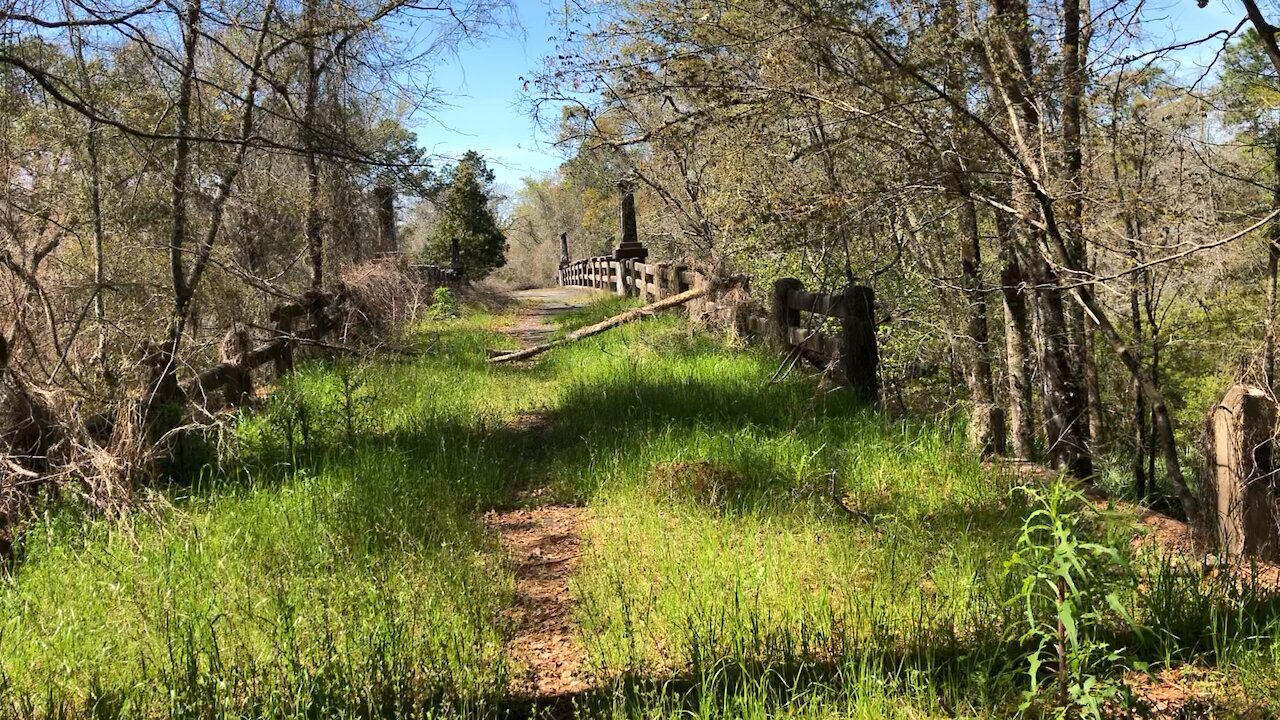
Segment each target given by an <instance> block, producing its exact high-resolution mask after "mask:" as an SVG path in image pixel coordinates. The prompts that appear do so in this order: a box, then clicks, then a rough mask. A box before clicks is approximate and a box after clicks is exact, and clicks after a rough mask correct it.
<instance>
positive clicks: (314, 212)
mask: <svg viewBox="0 0 1280 720" xmlns="http://www.w3.org/2000/svg"><path fill="white" fill-rule="evenodd" d="M316 3H317V0H306V7H305V9H304V12H305V13H306V20H305V25H306V32H307V34H308V36H309V37H308V39H307V42H306V45H307V53H306V55H307V58H306V60H307V67H306V73H307V75H306V78H305V82H306V89H305V91H304V93H305V94H304V97H303V101H302V125H303V126H302V128H301V135H302V147H303V149H304V154H303V162H304V163H305V165H306V170H307V206H306V208H307V209H306V220H305V223H304V227H303V233H304V235H305V236H306V240H307V257H308V259H309V261H310V264H311V289H312V290H315V291H319V290H322V289H323V288H324V236H323V233H324V219H323V216H322V214H321V208H320V158H319V153H318V148H317V147H316V145H317V137H316V136H317V132H316V123H317V121H318V117H319V113H318V108H317V106H318V103H319V100H320V72H321V68H320V64H319V62H318V61H317V60H316V54H317V52H316V46H317V45H318V44H319V42H320V38H319V37H318V34H317V30H316V27H317V25H318V22H317V18H316V14H317V8H316Z"/></svg>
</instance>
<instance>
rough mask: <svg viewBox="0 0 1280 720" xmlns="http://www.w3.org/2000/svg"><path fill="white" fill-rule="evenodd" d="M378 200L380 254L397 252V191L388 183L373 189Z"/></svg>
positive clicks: (380, 184)
mask: <svg viewBox="0 0 1280 720" xmlns="http://www.w3.org/2000/svg"><path fill="white" fill-rule="evenodd" d="M373 194H374V197H376V198H377V200H378V252H382V253H394V252H396V249H397V248H396V245H397V242H396V191H395V188H393V187H391V186H390V185H388V184H386V183H379V184H378V185H377V186H376V187H374V189H373Z"/></svg>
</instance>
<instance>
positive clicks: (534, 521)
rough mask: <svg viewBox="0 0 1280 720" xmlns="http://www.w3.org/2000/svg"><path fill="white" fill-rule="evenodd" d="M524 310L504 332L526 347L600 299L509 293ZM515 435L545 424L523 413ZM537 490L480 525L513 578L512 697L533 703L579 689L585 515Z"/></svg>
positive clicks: (589, 294) (565, 293) (582, 292)
mask: <svg viewBox="0 0 1280 720" xmlns="http://www.w3.org/2000/svg"><path fill="white" fill-rule="evenodd" d="M512 294H513V296H514V297H515V298H516V299H517V300H518V301H519V302H521V303H522V305H523V306H524V307H523V308H522V310H521V313H520V315H519V318H518V319H517V320H516V322H515V324H513V325H512V326H511V327H509V328H508V329H507V332H508V333H509V334H510V335H512V336H513V337H515V338H516V339H517V340H519V341H520V342H521V343H522V344H523V345H525V346H526V347H527V346H529V345H533V344H537V343H540V342H544V341H545V340H546V339H547V338H548V337H550V336H551V335H552V334H553V333H554V332H555V329H556V328H555V325H554V324H553V323H552V322H551V319H552V318H553V317H554V316H555V315H558V314H560V313H563V312H567V311H569V310H573V309H575V308H579V307H582V306H583V305H586V304H587V303H588V302H590V301H591V300H592V299H594V298H596V297H600V296H601V294H600V293H598V292H596V291H593V290H589V289H586V288H550V289H545V290H524V291H520V292H516V293H512ZM512 428H513V429H515V430H518V431H520V432H541V431H543V430H545V428H546V418H544V417H542V416H540V415H536V414H530V415H522V416H521V417H519V418H517V419H516V420H515V421H513V422H512ZM540 495H542V492H541V490H540V489H530V490H526V491H524V492H522V493H521V494H520V497H519V500H520V503H521V504H523V505H526V506H527V507H520V508H515V509H511V510H505V511H500V512H490V513H489V514H488V515H487V516H486V517H485V524H486V525H487V526H488V527H489V529H490V531H491V532H493V533H495V534H496V535H497V536H498V540H499V542H500V543H501V544H502V547H503V550H505V551H506V554H507V557H508V559H509V561H510V562H511V564H512V566H513V570H514V572H515V580H516V585H515V604H514V605H513V606H512V607H510V608H508V609H507V610H505V611H504V612H503V615H504V617H506V618H507V620H508V621H509V622H510V623H511V625H512V627H513V628H514V634H513V636H512V638H511V640H510V641H509V642H508V643H507V659H508V660H509V661H510V664H511V666H512V669H513V673H512V679H511V688H510V691H511V693H512V695H514V696H516V697H519V698H528V699H539V698H551V697H556V696H565V695H569V694H572V693H577V692H580V691H582V690H584V689H585V688H586V685H587V682H586V681H587V674H586V668H585V658H586V656H585V653H584V652H583V650H582V647H581V645H579V644H578V640H577V627H576V625H575V624H574V621H573V597H572V595H571V594H570V591H569V580H570V578H572V577H573V574H574V571H575V570H576V568H577V565H578V558H579V556H580V555H581V546H582V534H581V528H582V523H583V518H584V515H585V509H584V508H581V507H574V506H568V505H538V500H537V499H538V497H539V496H540Z"/></svg>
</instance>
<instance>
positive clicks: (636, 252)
mask: <svg viewBox="0 0 1280 720" xmlns="http://www.w3.org/2000/svg"><path fill="white" fill-rule="evenodd" d="M618 194H619V199H618V225H619V227H618V247H616V248H614V250H613V259H614V260H623V259H630V260H641V261H643V260H644V259H645V258H647V257H649V251H648V250H646V249H645V247H644V245H641V244H640V233H639V231H638V230H637V229H636V195H635V189H634V187H633V184H632V181H631V180H630V179H629V178H628V179H623V180H620V181H618Z"/></svg>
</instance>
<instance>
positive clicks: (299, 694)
mask: <svg viewBox="0 0 1280 720" xmlns="http://www.w3.org/2000/svg"><path fill="white" fill-rule="evenodd" d="M634 304H635V303H634V302H633V301H627V300H619V299H607V300H604V301H602V302H599V303H595V304H593V305H591V306H589V307H587V308H584V309H582V310H579V311H576V312H574V313H571V314H569V315H567V316H566V317H564V318H562V319H561V323H562V325H563V328H562V331H563V330H564V329H567V328H570V327H576V326H580V325H584V324H588V323H591V322H596V321H598V320H600V319H603V318H605V317H608V316H610V315H613V314H615V313H617V312H619V311H621V310H623V309H625V308H627V307H630V306H634ZM510 322H511V318H510V317H507V316H504V315H501V314H493V313H483V312H478V311H474V310H468V311H466V312H465V313H464V317H463V318H462V319H458V320H444V321H433V322H427V323H425V324H424V325H423V327H422V329H421V332H420V333H419V334H418V335H417V341H416V342H417V352H416V354H414V355H412V356H405V357H393V358H380V359H377V360H368V359H364V360H361V359H346V360H344V361H342V362H340V363H329V364H313V365H310V366H308V367H306V368H304V369H303V370H302V371H301V372H299V373H298V374H296V375H295V376H293V378H291V379H290V380H289V381H288V382H286V383H284V384H283V385H282V386H281V387H280V388H278V390H277V392H276V394H275V395H274V396H273V398H272V399H271V400H270V401H269V402H268V403H267V404H266V405H265V406H264V407H263V408H261V409H259V410H258V411H257V412H255V413H252V414H249V415H246V416H245V417H244V418H242V419H241V420H240V421H239V422H238V423H237V425H236V428H235V431H234V433H233V434H232V435H231V436H230V438H229V440H230V447H232V448H233V450H234V451H233V452H231V453H229V454H227V455H226V456H225V457H224V458H223V462H222V463H221V469H219V470H216V471H215V470H210V471H209V472H207V473H206V474H205V476H203V477H202V478H200V479H199V480H198V481H195V482H193V483H191V484H190V485H188V486H181V487H173V488H170V489H167V490H166V491H164V492H162V493H158V494H157V495H156V496H155V497H154V498H153V499H152V500H151V501H150V502H149V503H148V505H147V508H146V510H145V511H140V512H137V513H135V514H134V515H133V516H131V517H130V518H129V519H128V520H126V521H125V522H120V523H109V522H106V521H102V520H91V519H86V518H84V517H83V516H82V515H81V514H79V513H78V512H77V511H76V510H75V509H74V508H64V509H60V510H57V511H53V512H50V514H49V515H48V516H47V517H46V518H45V519H44V520H43V521H42V522H40V523H38V524H37V525H36V526H35V527H34V529H33V530H32V531H31V532H30V533H29V534H28V536H27V538H26V541H25V543H24V545H23V553H22V559H21V563H20V566H19V568H18V572H17V574H16V575H15V576H14V577H13V578H10V579H8V580H6V581H4V583H5V584H4V585H3V586H0V672H2V673H3V675H2V677H0V698H3V703H2V704H0V714H3V713H9V714H16V715H18V716H99V717H200V718H206V717H209V718H212V717H227V718H231V717H236V718H240V717H243V718H249V717H280V718H300V717H370V718H372V717H428V716H434V715H441V714H444V715H465V716H501V715H502V714H503V713H506V712H509V711H510V712H516V713H517V714H519V713H523V712H525V711H527V710H528V708H529V707H530V706H529V705H528V704H526V703H522V702H515V699H513V698H511V697H509V696H508V691H507V687H506V678H507V677H508V675H509V674H512V673H515V672H518V671H519V669H518V668H509V667H507V661H506V659H505V658H504V653H503V651H502V647H503V642H504V640H505V639H506V637H507V635H508V634H509V633H510V631H511V628H510V627H508V626H507V625H506V623H505V621H504V620H503V619H502V610H503V608H505V607H507V606H509V605H510V603H511V602H512V598H511V593H512V587H513V579H512V576H511V573H510V571H509V570H508V569H507V567H506V565H505V563H504V558H503V557H502V553H501V551H500V550H499V548H498V546H497V543H496V542H495V539H494V538H492V537H489V536H487V535H486V532H485V531H484V529H483V525H482V523H481V515H482V513H483V512H485V511H486V510H488V509H490V508H493V507H497V506H504V505H508V504H511V503H513V502H529V501H528V500H520V499H519V498H518V496H517V491H518V490H519V489H521V488H527V487H536V486H546V487H549V488H550V489H551V491H552V492H550V493H548V494H544V495H542V496H540V499H539V501H547V500H560V501H568V502H575V503H579V504H582V505H584V506H585V508H586V510H585V512H586V514H587V518H588V521H587V523H586V526H585V533H586V536H587V538H586V539H587V543H586V544H585V545H584V554H583V557H582V558H581V560H580V563H579V566H578V575H577V576H576V577H575V578H574V579H573V581H572V590H573V594H574V597H575V599H576V601H577V606H576V614H577V621H578V624H579V626H580V633H579V640H580V642H581V644H582V646H583V648H584V649H585V651H586V653H587V661H588V663H589V666H590V668H591V670H592V672H593V673H594V677H595V679H596V681H597V684H598V686H597V687H598V689H597V690H594V691H592V692H589V693H586V694H584V695H583V696H582V697H580V698H577V699H576V703H577V708H578V709H577V713H578V715H579V716H581V717H595V716H613V717H672V718H675V717H751V718H755V717H759V718H763V717H797V718H828V717H831V718H834V717H861V718H873V717H912V718H916V717H956V716H961V717H966V716H980V717H1008V716H1012V715H1015V714H1017V708H1018V706H1019V704H1020V703H1021V701H1022V699H1023V697H1022V691H1023V690H1024V689H1025V687H1026V683H1025V682H1024V681H1023V680H1022V678H1021V676H1020V675H1019V673H1021V672H1023V669H1022V667H1020V663H1021V662H1022V660H1021V658H1022V653H1023V652H1024V648H1021V647H1020V646H1019V643H1018V638H1017V637H1013V636H1011V635H1010V633H1009V628H1010V627H1011V626H1012V625H1013V623H1014V618H1015V616H1016V613H1017V612H1018V610H1017V608H1016V607H1011V606H1010V605H1009V603H1008V598H1009V597H1010V592H1011V590H1010V582H1011V581H1010V579H1009V578H1007V577H1006V576H1005V561H1006V560H1007V559H1008V558H1009V557H1010V555H1011V554H1012V553H1013V551H1014V549H1015V544H1016V541H1017V538H1018V534H1019V529H1020V527H1021V524H1022V521H1023V519H1024V517H1025V516H1026V514H1027V512H1028V507H1027V504H1026V502H1027V501H1026V499H1025V497H1024V496H1023V495H1022V494H1021V493H1017V492H1013V488H1014V486H1015V485H1016V484H1017V482H1018V481H1017V479H1016V478H1015V477H1014V476H1012V475H1011V474H1009V473H1007V472H1005V471H1002V470H999V469H993V468H992V467H991V466H989V465H986V464H984V463H982V462H980V461H979V459H978V458H977V457H975V456H974V455H973V454H971V453H969V452H967V451H966V450H965V449H964V448H963V440H962V437H963V435H962V430H958V429H957V424H956V423H954V422H951V421H950V419H949V418H944V419H940V420H939V421H936V422H925V421H921V420H919V419H913V420H894V419H891V418H888V417H885V416H883V415H880V414H875V413H870V412H867V411H865V410H862V409H859V408H857V407H855V406H854V405H852V404H851V402H850V401H849V399H848V398H847V397H846V396H845V394H843V393H841V392H839V391H835V392H833V391H830V390H826V389H822V388H819V386H818V385H817V384H816V383H815V382H813V380H812V378H809V377H806V376H805V374H804V373H803V372H795V373H792V374H790V375H788V376H786V377H784V378H783V379H781V380H779V381H775V374H777V373H776V372H775V371H776V370H777V365H776V363H777V360H776V358H774V357H773V356H771V355H769V354H768V353H767V352H765V351H762V350H742V349H738V350H729V349H726V347H725V346H724V344H723V343H722V342H721V341H720V340H719V339H718V338H715V337H709V336H707V335H705V334H699V333H694V332H692V331H690V330H689V328H688V327H687V326H686V325H685V324H684V323H683V321H682V320H681V318H679V316H678V315H666V316H663V317H659V318H655V319H652V320H648V321H646V322H644V323H642V324H636V325H631V326H627V327H623V328H620V329H618V330H615V331H613V332H611V333H608V334H606V335H601V336H597V337H593V338H590V339H587V340H584V341H582V342H579V343H575V344H573V345H569V346H566V347H563V348H560V349H557V350H555V351H553V352H551V353H548V354H547V355H545V356H542V357H541V358H540V359H539V360H538V361H537V362H534V363H525V364H518V365H514V366H508V365H501V366H494V365H490V364H488V363H487V362H486V361H485V358H486V354H487V351H488V350H490V349H494V348H510V347H512V346H513V345H512V342H513V341H512V340H510V339H509V338H506V337H504V336H502V335H501V334H499V331H500V329H501V328H503V327H504V326H506V325H508V324H510ZM528 413H540V414H542V415H544V416H545V417H546V419H547V420H548V424H547V426H546V427H545V429H540V430H538V431H537V432H524V431H522V430H521V429H520V428H521V425H520V423H513V421H514V420H516V419H517V418H519V417H520V416H522V415H525V414H528ZM1096 524H1097V528H1098V533H1099V535H1100V536H1105V535H1109V536H1111V541H1112V542H1113V544H1115V545H1116V546H1117V547H1120V548H1122V549H1124V550H1125V552H1126V554H1127V543H1128V538H1129V537H1130V536H1131V535H1132V532H1131V530H1129V526H1128V525H1127V520H1126V518H1123V517H1119V518H1116V517H1110V518H1105V519H1104V518H1099V520H1098V521H1097V523H1096ZM1136 567H1138V568H1139V572H1140V573H1141V577H1142V580H1141V582H1133V583H1128V584H1126V583H1120V582H1118V583H1117V585H1116V587H1117V589H1118V591H1123V592H1124V597H1123V601H1124V603H1125V604H1126V606H1127V607H1129V608H1131V610H1132V612H1133V615H1134V616H1135V618H1137V620H1138V622H1139V623H1140V625H1141V628H1140V629H1139V631H1137V632H1133V631H1127V630H1123V629H1120V628H1117V629H1116V630H1115V632H1114V633H1113V635H1114V637H1112V636H1108V637H1112V639H1111V642H1113V643H1114V644H1115V645H1116V646H1117V647H1120V648H1121V649H1122V653H1123V654H1122V657H1123V661H1122V662H1120V663H1117V664H1115V666H1114V667H1113V669H1112V670H1110V671H1109V672H1112V673H1113V674H1118V673H1121V672H1123V670H1125V669H1127V668H1132V667H1138V663H1139V662H1140V663H1143V664H1144V665H1145V666H1149V667H1151V668H1153V669H1159V668H1162V667H1168V666H1173V665H1177V664H1180V663H1185V662H1199V663H1203V664H1205V665H1206V666H1207V667H1210V668H1212V669H1211V670H1209V671H1210V672H1214V673H1218V675H1216V676H1215V677H1223V678H1230V680H1231V682H1232V687H1245V688H1246V689H1245V690H1244V691H1243V692H1245V693H1246V694H1247V698H1248V700H1247V702H1248V703H1252V704H1254V705H1261V706H1267V705H1268V704H1270V705H1271V706H1273V707H1274V706H1276V703H1277V694H1278V693H1280V690H1278V689H1277V678H1278V677H1280V672H1277V671H1276V669H1275V668H1276V666H1277V663H1276V661H1277V659H1280V640H1277V638H1278V637H1280V631H1278V630H1277V621H1276V617H1277V613H1276V609H1275V607H1274V603H1273V602H1271V601H1267V600H1266V599H1265V598H1263V597H1262V596H1261V595H1260V594H1259V593H1257V592H1251V591H1241V590H1240V589H1238V588H1235V587H1231V586H1229V584H1226V583H1219V584H1218V585H1214V584H1213V583H1212V582H1206V581H1204V580H1202V579H1201V578H1199V577H1198V576H1195V575H1194V574H1189V573H1187V572H1184V571H1182V570H1178V569H1177V568H1176V567H1175V566H1174V565H1172V564H1171V563H1169V562H1168V561H1167V560H1165V559H1161V558H1149V559H1143V560H1140V561H1139V562H1138V564H1137V565H1136ZM1108 631H1109V632H1110V630H1108ZM1242 706H1243V705H1242Z"/></svg>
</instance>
